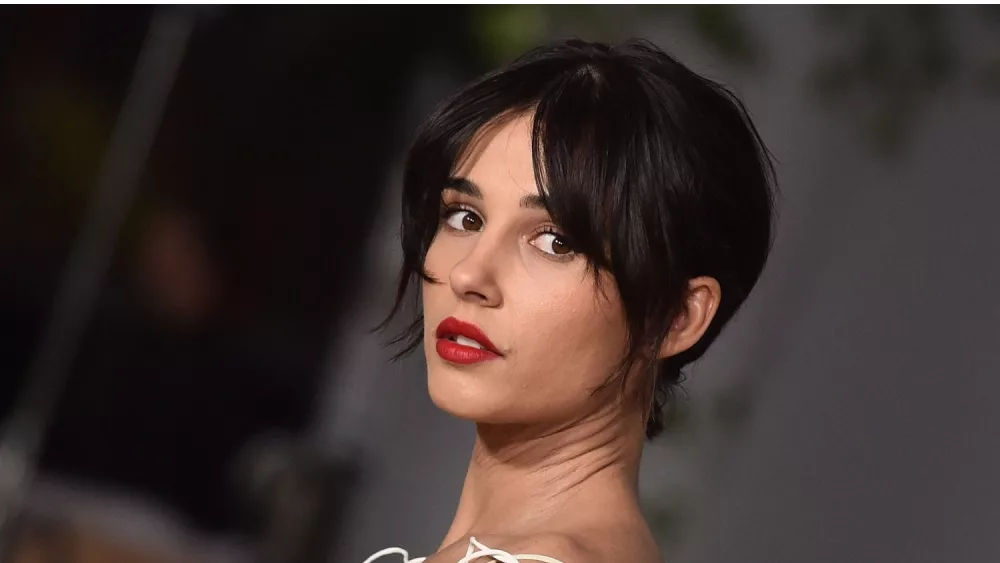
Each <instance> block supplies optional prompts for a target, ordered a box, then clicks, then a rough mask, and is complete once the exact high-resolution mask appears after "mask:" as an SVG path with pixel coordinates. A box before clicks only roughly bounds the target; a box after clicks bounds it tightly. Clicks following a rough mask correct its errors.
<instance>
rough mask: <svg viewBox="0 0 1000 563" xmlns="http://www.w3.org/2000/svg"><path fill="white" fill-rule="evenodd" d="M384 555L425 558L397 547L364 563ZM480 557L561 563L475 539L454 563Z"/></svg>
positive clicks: (505, 562)
mask: <svg viewBox="0 0 1000 563" xmlns="http://www.w3.org/2000/svg"><path fill="white" fill-rule="evenodd" d="M386 555H402V556H403V563H424V559H427V558H426V557H417V558H416V559H410V554H409V553H407V552H406V550H405V549H402V548H399V547H388V548H386V549H383V550H382V551H379V552H377V553H375V554H373V555H372V556H371V557H369V558H368V559H365V562H364V563H373V562H374V561H375V560H376V559H381V558H382V557H385V556H386ZM480 557H491V558H492V559H493V560H494V561H497V562H499V563H522V562H524V561H541V563H562V561H559V560H558V559H553V558H551V557H546V556H544V555H532V554H518V555H511V554H510V553H507V552H506V551H502V550H499V549H492V548H489V547H486V546H485V545H483V544H482V543H481V542H479V541H477V540H476V538H470V539H469V549H468V550H466V552H465V557H463V558H461V559H459V560H458V561H456V562H455V563H471V562H472V561H475V560H477V559H479V558H480Z"/></svg>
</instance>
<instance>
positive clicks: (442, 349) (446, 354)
mask: <svg viewBox="0 0 1000 563" xmlns="http://www.w3.org/2000/svg"><path fill="white" fill-rule="evenodd" d="M435 336H436V337H437V346H436V348H437V353H438V356H441V359H443V360H445V361H447V362H451V363H453V364H477V363H479V362H486V361H489V360H495V359H497V358H500V357H502V356H503V354H501V353H500V351H499V350H497V347H496V346H495V345H494V344H493V343H492V342H490V339H489V338H488V337H487V336H486V333H484V332H483V331H482V330H481V329H480V328H479V327H477V326H476V325H474V324H471V323H466V322H462V321H460V320H458V319H456V318H455V317H448V318H446V319H445V320H443V321H441V324H439V325H438V327H437V332H436V333H435Z"/></svg>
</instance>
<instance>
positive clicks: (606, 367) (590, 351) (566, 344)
mask: <svg viewBox="0 0 1000 563" xmlns="http://www.w3.org/2000/svg"><path fill="white" fill-rule="evenodd" d="M536 291H537V288H536ZM536 297H537V299H535V300H532V301H529V302H522V303H521V306H519V307H518V308H517V314H516V315H515V316H514V317H513V319H512V321H513V322H514V323H516V326H515V327H514V334H517V335H518V348H519V349H520V351H521V352H522V353H521V354H519V358H518V360H519V362H520V361H524V362H531V363H532V364H534V365H535V366H536V369H532V370H531V371H532V372H542V373H547V374H561V373H565V374H566V376H567V377H572V378H573V379H574V380H575V381H579V382H581V383H583V384H584V385H585V386H587V387H591V386H593V385H599V384H600V383H603V382H604V381H605V380H606V379H607V378H608V377H609V376H610V375H611V370H613V369H614V367H615V366H616V364H617V362H618V361H619V360H620V359H621V357H622V353H623V351H624V348H625V321H624V317H623V315H622V313H621V311H620V306H619V305H618V304H617V301H616V300H615V299H611V300H609V299H606V298H605V297H603V296H601V295H600V294H599V293H598V292H597V291H596V289H595V288H594V285H593V283H591V281H590V280H589V279H586V280H585V281H583V282H579V283H574V284H563V285H562V286H561V289H560V287H555V288H554V289H553V290H551V291H548V292H546V291H542V292H538V293H536ZM540 379H542V380H544V381H550V380H552V378H550V377H545V378H540ZM555 383H557V384H560V385H563V384H565V383H566V382H565V381H562V382H561V383H559V382H555Z"/></svg>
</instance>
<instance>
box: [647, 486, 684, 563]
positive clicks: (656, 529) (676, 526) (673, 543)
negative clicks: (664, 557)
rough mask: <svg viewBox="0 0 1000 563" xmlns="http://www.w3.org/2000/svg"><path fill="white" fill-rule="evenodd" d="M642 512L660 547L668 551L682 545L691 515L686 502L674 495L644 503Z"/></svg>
mask: <svg viewBox="0 0 1000 563" xmlns="http://www.w3.org/2000/svg"><path fill="white" fill-rule="evenodd" d="M642 512H643V514H644V515H645V517H646V521H647V522H648V523H649V527H650V529H651V530H652V531H653V534H654V535H655V536H656V539H657V540H659V542H660V544H661V547H663V548H664V549H668V550H670V549H674V548H676V547H677V546H679V545H681V544H682V543H683V541H684V539H685V537H686V536H687V532H688V529H689V527H690V523H691V519H692V514H693V511H692V509H691V506H690V503H689V502H688V501H686V500H684V499H683V498H681V497H679V496H676V495H674V496H671V497H668V498H664V499H658V500H657V502H656V503H655V504H652V503H645V504H644V505H643V507H642Z"/></svg>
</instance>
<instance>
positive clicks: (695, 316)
mask: <svg viewBox="0 0 1000 563" xmlns="http://www.w3.org/2000/svg"><path fill="white" fill-rule="evenodd" d="M721 300H722V288H721V287H720V286H719V282H718V281H716V280H715V278H710V277H707V276H703V277H699V278H694V279H692V280H690V281H689V282H688V291H687V296H686V297H685V299H684V306H683V308H682V309H681V310H680V312H678V313H677V316H676V317H674V320H673V322H672V323H671V324H670V332H669V333H668V334H667V337H666V338H665V339H664V340H663V344H662V345H661V346H660V353H659V355H658V358H659V359H661V360H662V359H666V358H669V357H670V356H676V355H677V354H680V353H682V352H684V351H686V350H688V349H690V348H691V347H692V346H694V345H695V344H697V343H698V341H699V340H700V339H701V337H702V335H704V334H705V331H707V330H708V327H709V326H710V325H711V324H712V319H714V318H715V313H716V311H717V310H718V308H719V302H720V301H721Z"/></svg>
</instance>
